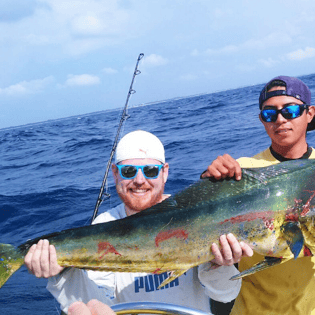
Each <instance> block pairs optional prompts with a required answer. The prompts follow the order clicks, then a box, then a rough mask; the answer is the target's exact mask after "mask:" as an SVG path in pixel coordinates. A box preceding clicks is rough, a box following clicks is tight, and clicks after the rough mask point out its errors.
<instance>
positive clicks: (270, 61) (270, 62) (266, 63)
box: [258, 57, 279, 68]
mask: <svg viewBox="0 0 315 315" xmlns="http://www.w3.org/2000/svg"><path fill="white" fill-rule="evenodd" d="M258 62H259V63H260V64H262V65H264V66H265V67H267V68H271V67H273V66H275V65H276V64H277V63H279V60H275V59H273V58H270V57H269V58H268V59H259V60H258Z"/></svg>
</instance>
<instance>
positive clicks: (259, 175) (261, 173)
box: [242, 159, 315, 182]
mask: <svg viewBox="0 0 315 315" xmlns="http://www.w3.org/2000/svg"><path fill="white" fill-rule="evenodd" d="M309 167H311V168H314V167H315V161H314V160H304V159H303V160H290V161H285V162H282V163H278V164H274V165H270V166H268V167H259V168H243V169H242V173H243V176H244V175H249V176H250V177H253V178H256V179H257V180H259V181H260V182H264V181H268V180H269V179H272V178H275V177H278V176H279V175H284V174H289V173H293V172H301V170H302V169H305V168H309Z"/></svg>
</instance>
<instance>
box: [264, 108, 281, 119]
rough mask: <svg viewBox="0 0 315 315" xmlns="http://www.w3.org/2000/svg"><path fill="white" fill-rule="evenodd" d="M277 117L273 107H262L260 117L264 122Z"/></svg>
mask: <svg viewBox="0 0 315 315" xmlns="http://www.w3.org/2000/svg"><path fill="white" fill-rule="evenodd" d="M277 117H278V113H277V111H276V110H275V109H263V110H262V111H261V118H262V120H263V121H265V122H275V121H276V120H277Z"/></svg>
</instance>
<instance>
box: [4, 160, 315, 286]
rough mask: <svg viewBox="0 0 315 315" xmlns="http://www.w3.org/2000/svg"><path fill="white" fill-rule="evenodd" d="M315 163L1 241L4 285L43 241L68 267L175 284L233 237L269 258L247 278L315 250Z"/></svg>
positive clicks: (210, 184) (247, 172)
mask: <svg viewBox="0 0 315 315" xmlns="http://www.w3.org/2000/svg"><path fill="white" fill-rule="evenodd" d="M314 206H315V160H296V161H290V162H283V163H281V164H277V165H274V166H269V167H266V168H256V169H243V170H242V180H240V181H235V180H234V179H230V180H222V181H214V180H209V179H203V180H199V181H198V182H196V183H195V184H193V185H191V186H189V187H188V188H186V189H184V190H183V191H181V192H179V193H178V194H176V195H174V196H173V197H170V198H168V199H166V200H165V201H163V202H161V203H159V204H157V205H155V206H154V207H152V208H150V209H147V210H145V211H143V212H141V213H139V214H136V215H133V216H130V217H127V218H125V219H122V220H117V221H112V222H107V223H102V224H96V225H93V226H85V227H80V228H75V229H69V230H65V231H62V232H58V233H53V234H49V235H45V236H42V237H40V238H36V239H34V240H31V241H27V242H26V243H24V244H22V245H20V246H19V247H18V248H15V247H13V246H12V245H8V244H0V286H2V285H3V284H4V283H5V282H6V281H7V279H8V278H9V277H10V276H11V274H13V273H14V272H15V271H16V270H17V269H19V268H20V266H21V265H22V264H23V258H24V255H25V254H26V253H27V251H28V249H29V248H30V246H31V245H33V244H35V243H37V242H38V240H39V239H48V240H49V242H50V244H53V245H55V247H56V250H57V259H58V263H59V264H60V265H61V266H65V267H76V268H84V269H94V270H104V271H118V272H148V273H158V274H159V273H163V272H165V271H172V272H171V273H170V276H169V278H168V279H167V280H166V281H164V282H163V284H162V285H165V284H166V283H168V282H169V281H171V280H173V279H175V278H176V277H178V276H180V275H181V274H183V273H184V272H185V271H187V270H188V269H190V268H192V267H194V266H197V265H199V264H201V263H204V262H207V261H210V260H211V259H213V255H212V253H211V250H210V246H211V244H212V243H213V242H216V243H218V239H219V236H220V235H222V234H226V233H233V234H234V235H235V236H236V237H237V238H238V240H242V241H244V242H246V243H248V244H249V245H250V246H251V247H252V248H253V250H254V251H256V252H257V253H259V254H262V255H265V256H268V257H266V259H265V260H264V261H263V262H261V263H259V264H258V265H256V266H254V267H253V268H252V269H251V270H248V271H245V272H244V273H242V274H241V276H244V275H247V274H251V273H254V272H257V271H259V270H262V269H265V268H268V267H270V266H272V265H275V264H279V263H281V262H285V261H287V260H289V259H292V258H297V257H301V256H309V255H312V253H315V234H314V233H315V231H314V215H315V209H314Z"/></svg>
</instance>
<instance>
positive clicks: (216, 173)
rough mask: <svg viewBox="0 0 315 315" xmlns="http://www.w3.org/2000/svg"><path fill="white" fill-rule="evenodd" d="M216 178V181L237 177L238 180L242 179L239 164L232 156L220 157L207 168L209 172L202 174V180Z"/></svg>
mask: <svg viewBox="0 0 315 315" xmlns="http://www.w3.org/2000/svg"><path fill="white" fill-rule="evenodd" d="M206 177H214V178H215V179H217V180H219V179H224V178H226V177H228V178H232V177H235V179H236V180H240V179H241V178H242V170H241V167H240V165H239V164H238V162H237V161H236V160H235V159H233V158H232V157H231V156H230V155H228V154H224V155H223V156H218V157H217V158H216V159H215V160H214V161H213V162H212V163H211V164H210V165H209V166H208V168H207V170H206V171H205V172H204V173H202V174H201V178H206Z"/></svg>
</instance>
